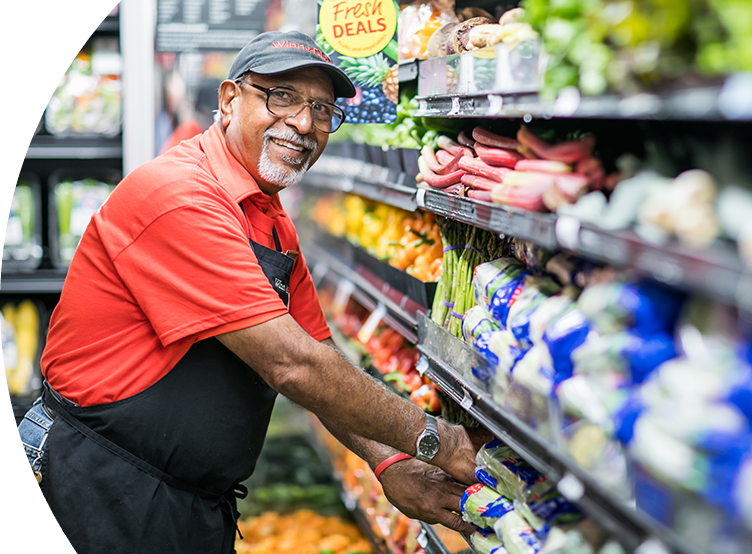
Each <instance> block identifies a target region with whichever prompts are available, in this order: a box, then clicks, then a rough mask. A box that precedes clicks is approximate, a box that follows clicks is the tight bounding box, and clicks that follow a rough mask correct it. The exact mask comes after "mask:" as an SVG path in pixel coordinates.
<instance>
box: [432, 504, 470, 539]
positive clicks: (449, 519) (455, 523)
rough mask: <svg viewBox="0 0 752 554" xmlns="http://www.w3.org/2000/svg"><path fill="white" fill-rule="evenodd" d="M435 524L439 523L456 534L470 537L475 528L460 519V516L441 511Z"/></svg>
mask: <svg viewBox="0 0 752 554" xmlns="http://www.w3.org/2000/svg"><path fill="white" fill-rule="evenodd" d="M436 519H437V523H440V524H441V525H443V526H444V527H449V528H450V529H454V530H455V531H457V532H458V533H464V534H465V535H472V534H473V532H474V531H475V527H474V526H473V525H472V524H470V523H468V522H467V521H465V520H464V519H462V516H460V515H459V514H455V513H453V512H450V511H447V510H442V511H441V513H440V514H439V516H438V517H437V518H436Z"/></svg>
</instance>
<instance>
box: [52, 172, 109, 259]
mask: <svg viewBox="0 0 752 554" xmlns="http://www.w3.org/2000/svg"><path fill="white" fill-rule="evenodd" d="M112 189H113V187H112V186H111V185H108V184H107V183H103V182H101V181H97V180H96V179H91V178H87V179H82V180H80V181H67V180H66V181H61V182H60V183H58V184H57V185H55V189H54V197H55V207H56V213H57V231H58V234H57V242H58V250H59V251H58V253H57V255H58V258H59V260H60V263H61V264H67V263H69V262H70V261H71V260H72V259H73V254H74V253H75V251H76V247H77V246H78V243H79V242H80V240H81V236H82V235H83V234H84V231H85V230H86V227H87V226H88V225H89V221H90V220H91V217H92V216H93V215H94V213H95V212H96V211H97V210H98V209H99V208H100V207H101V206H102V204H104V202H105V200H107V197H108V196H109V195H110V192H112Z"/></svg>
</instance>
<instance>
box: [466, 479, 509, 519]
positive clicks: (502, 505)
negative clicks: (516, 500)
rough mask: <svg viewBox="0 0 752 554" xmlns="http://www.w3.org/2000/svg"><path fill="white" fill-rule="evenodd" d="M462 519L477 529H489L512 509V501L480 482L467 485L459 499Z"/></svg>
mask: <svg viewBox="0 0 752 554" xmlns="http://www.w3.org/2000/svg"><path fill="white" fill-rule="evenodd" d="M460 509H461V511H462V519H464V520H465V521H467V522H468V523H472V524H473V525H475V526H476V527H478V528H479V529H483V530H486V531H490V530H492V529H493V526H494V523H496V520H497V519H498V518H500V517H501V516H502V515H504V514H506V513H507V512H510V511H512V510H514V506H513V505H512V503H511V502H510V501H509V500H508V499H506V498H505V497H504V496H503V495H501V494H499V493H498V492H497V491H496V490H494V489H492V488H491V487H489V486H486V485H484V484H482V483H476V484H475V485H471V486H470V487H468V488H467V489H466V490H465V492H464V493H463V494H462V500H461V501H460Z"/></svg>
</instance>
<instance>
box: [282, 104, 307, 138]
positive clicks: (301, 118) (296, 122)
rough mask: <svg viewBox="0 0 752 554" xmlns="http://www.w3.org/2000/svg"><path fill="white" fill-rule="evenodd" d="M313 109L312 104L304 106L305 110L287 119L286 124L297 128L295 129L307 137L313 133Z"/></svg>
mask: <svg viewBox="0 0 752 554" xmlns="http://www.w3.org/2000/svg"><path fill="white" fill-rule="evenodd" d="M312 109H313V108H312V107H311V105H310V104H304V105H303V108H302V109H301V110H300V111H299V112H298V113H297V114H295V115H292V116H288V117H286V118H285V123H287V124H288V125H290V126H292V127H295V129H296V130H297V131H298V133H300V134H301V135H307V134H309V133H310V132H311V131H313V115H312V113H311V110H312Z"/></svg>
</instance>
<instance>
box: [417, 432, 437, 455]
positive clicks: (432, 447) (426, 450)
mask: <svg viewBox="0 0 752 554" xmlns="http://www.w3.org/2000/svg"><path fill="white" fill-rule="evenodd" d="M418 448H419V449H420V454H422V455H423V456H433V455H434V454H435V453H436V451H437V450H438V449H439V439H438V437H435V436H433V435H428V436H426V437H423V438H422V439H421V441H420V446H419V447H418Z"/></svg>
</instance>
